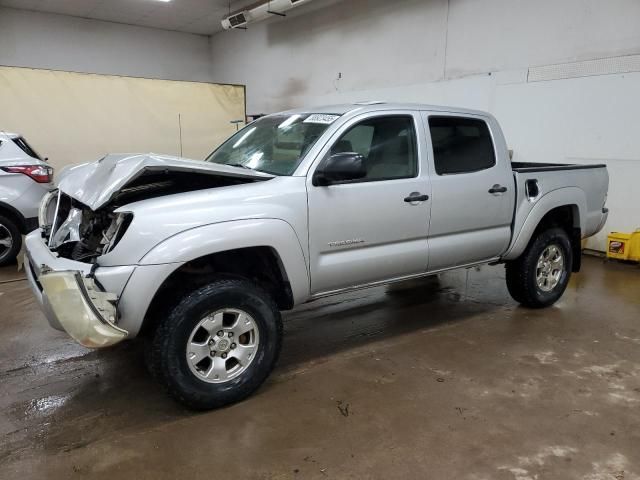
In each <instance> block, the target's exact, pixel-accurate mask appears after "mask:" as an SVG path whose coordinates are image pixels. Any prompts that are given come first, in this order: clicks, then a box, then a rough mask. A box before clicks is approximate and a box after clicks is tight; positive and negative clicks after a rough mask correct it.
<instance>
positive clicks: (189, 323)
mask: <svg viewBox="0 0 640 480" xmlns="http://www.w3.org/2000/svg"><path fill="white" fill-rule="evenodd" d="M225 308H235V309H240V310H243V311H245V312H247V313H248V314H249V315H251V317H252V318H253V320H254V321H255V323H256V325H257V329H258V331H259V338H260V341H259V344H258V346H257V351H256V352H255V356H254V357H253V360H252V362H251V363H250V364H249V365H248V367H247V369H246V370H245V371H243V372H242V373H241V374H240V375H238V376H237V377H235V378H232V379H230V380H228V381H225V382H224V383H207V382H206V381H203V380H202V379H200V378H198V377H197V376H196V375H195V374H194V373H193V372H192V371H191V369H190V367H189V365H188V363H187V358H186V355H187V351H186V350H187V344H188V341H189V336H190V335H191V333H192V331H193V329H194V328H195V326H196V325H197V324H198V322H200V321H201V320H202V318H204V317H206V316H207V315H208V314H210V313H212V312H215V311H217V310H220V309H225ZM281 344H282V320H281V317H280V311H279V310H278V307H277V305H276V304H275V302H274V300H273V299H272V297H271V296H270V295H269V294H268V293H267V292H266V291H265V290H263V289H262V288H260V287H259V286H257V285H256V284H254V283H253V282H250V281H248V280H243V279H221V280H217V281H214V282H212V283H210V284H208V285H205V286H203V287H200V288H197V289H196V290H194V291H193V292H191V293H190V294H188V295H187V296H186V297H184V298H183V299H182V300H181V301H180V302H179V303H178V304H177V305H176V306H175V308H174V309H173V310H172V311H171V312H170V314H169V315H168V316H166V317H165V318H163V319H161V320H160V322H159V324H158V325H157V328H156V329H155V331H154V333H153V336H152V338H151V340H150V343H149V345H148V347H149V350H148V351H147V352H146V355H145V357H146V360H147V362H148V363H149V364H148V369H149V370H150V371H151V372H152V373H153V376H154V377H155V378H156V379H158V380H159V381H160V382H161V383H162V384H163V385H164V386H165V387H166V389H167V391H168V392H169V393H170V394H171V395H172V396H173V397H174V398H175V399H176V400H178V401H179V402H181V403H183V404H184V405H186V406H187V407H189V408H192V409H195V410H208V409H213V408H218V407H222V406H224V405H228V404H231V403H235V402H238V401H240V400H242V399H244V398H246V397H247V396H249V395H250V394H251V393H253V392H254V391H255V390H256V389H258V387H260V385H262V383H263V382H264V381H265V380H266V378H267V377H268V376H269V374H270V373H271V370H273V367H274V365H275V363H276V361H277V359H278V355H279V353H280V347H281Z"/></svg>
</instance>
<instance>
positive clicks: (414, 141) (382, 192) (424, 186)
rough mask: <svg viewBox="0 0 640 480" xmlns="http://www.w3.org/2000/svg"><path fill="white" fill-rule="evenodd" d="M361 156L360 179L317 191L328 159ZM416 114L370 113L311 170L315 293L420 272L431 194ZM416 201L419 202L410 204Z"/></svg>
mask: <svg viewBox="0 0 640 480" xmlns="http://www.w3.org/2000/svg"><path fill="white" fill-rule="evenodd" d="M350 151H351V152H357V153H360V154H362V155H363V156H364V158H365V165H366V169H367V175H366V177H365V178H362V179H359V180H355V181H349V182H345V183H342V184H334V185H330V186H314V185H313V182H312V178H313V173H314V171H315V170H316V169H317V167H318V166H319V165H320V164H321V162H322V161H323V160H324V159H325V158H326V157H327V156H328V155H331V154H333V153H340V152H350ZM421 159H426V143H425V135H424V129H423V124H422V119H421V117H420V113H419V112H400V111H399V112H389V111H385V112H374V113H369V114H364V115H361V116H359V117H356V118H354V119H352V120H350V121H349V122H348V123H347V124H345V125H344V126H342V127H341V129H340V130H339V131H338V132H336V134H335V135H334V136H333V137H332V138H331V140H330V141H329V142H328V144H327V145H326V146H325V147H324V149H323V151H322V152H321V153H320V155H319V158H318V160H316V162H315V163H314V165H313V166H312V167H311V169H310V171H309V175H308V178H307V192H308V209H309V250H310V274H311V290H312V293H313V294H319V293H326V292H329V291H334V290H340V289H343V288H348V287H353V286H358V285H364V284H368V283H374V282H377V281H382V280H388V279H392V278H399V277H405V276H410V275H414V274H420V273H424V272H425V271H426V268H427V261H428V257H427V252H428V250H427V234H428V230H429V214H430V202H429V200H428V199H427V198H426V197H427V196H430V194H431V189H430V185H429V178H428V175H427V168H426V162H425V163H424V164H423V163H421ZM412 194H414V196H416V197H417V196H420V195H422V196H423V198H424V199H423V200H419V201H411V199H408V200H407V198H408V197H410V196H411V195H412Z"/></svg>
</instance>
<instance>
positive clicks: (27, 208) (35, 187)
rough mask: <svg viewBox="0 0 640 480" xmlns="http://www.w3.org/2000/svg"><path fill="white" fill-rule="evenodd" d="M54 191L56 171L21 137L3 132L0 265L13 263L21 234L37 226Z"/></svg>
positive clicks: (0, 150) (0, 142)
mask: <svg viewBox="0 0 640 480" xmlns="http://www.w3.org/2000/svg"><path fill="white" fill-rule="evenodd" d="M51 189H53V168H51V167H50V166H49V165H47V164H46V163H45V162H44V161H43V160H42V158H40V156H39V155H38V154H37V153H36V152H35V150H33V148H31V147H30V146H29V144H28V143H27V142H26V140H25V139H24V138H23V137H21V136H20V135H18V134H15V133H6V132H2V131H0V266H3V265H7V264H9V263H11V262H13V261H14V260H15V258H16V256H17V255H18V252H20V248H21V247H22V234H26V233H29V232H30V231H31V230H34V229H35V228H37V227H38V207H39V205H40V200H42V197H43V196H44V194H45V193H47V192H48V191H49V190H51Z"/></svg>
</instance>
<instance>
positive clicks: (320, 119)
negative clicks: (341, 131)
mask: <svg viewBox="0 0 640 480" xmlns="http://www.w3.org/2000/svg"><path fill="white" fill-rule="evenodd" d="M338 118H340V115H326V114H322V113H314V114H313V115H309V116H308V117H307V118H306V119H305V120H304V122H303V123H322V124H324V125H328V124H330V123H333V122H335V121H336V120H337V119H338Z"/></svg>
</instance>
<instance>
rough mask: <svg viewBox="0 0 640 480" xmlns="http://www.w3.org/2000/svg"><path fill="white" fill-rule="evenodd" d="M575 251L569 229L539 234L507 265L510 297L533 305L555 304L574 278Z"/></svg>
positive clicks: (528, 305)
mask: <svg viewBox="0 0 640 480" xmlns="http://www.w3.org/2000/svg"><path fill="white" fill-rule="evenodd" d="M572 265H573V250H572V248H571V242H570V240H569V236H568V235H567V232H566V231H565V230H563V229H561V228H550V229H548V230H545V231H543V232H541V233H539V234H538V236H537V237H536V238H535V239H534V240H533V241H532V242H531V243H530V245H529V246H528V247H527V249H526V250H525V251H524V252H523V254H522V255H521V256H520V258H518V259H517V260H514V261H511V262H508V263H507V264H506V266H505V268H506V276H507V288H508V290H509V293H510V294H511V297H512V298H513V299H514V300H516V301H517V302H519V303H521V304H522V305H524V306H526V307H530V308H543V307H548V306H550V305H553V304H554V303H555V302H556V301H557V300H558V299H559V298H560V297H561V296H562V294H563V293H564V291H565V289H566V288H567V284H568V283H569V278H570V277H571V269H572Z"/></svg>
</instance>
